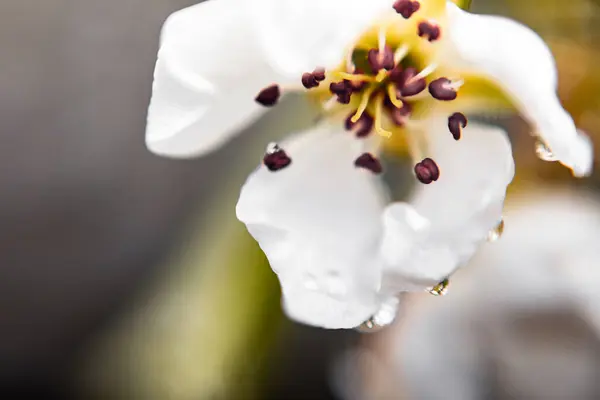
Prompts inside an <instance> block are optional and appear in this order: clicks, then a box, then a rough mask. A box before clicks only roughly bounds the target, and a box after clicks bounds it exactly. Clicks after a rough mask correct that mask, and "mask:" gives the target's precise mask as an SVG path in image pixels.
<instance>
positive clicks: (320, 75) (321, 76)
mask: <svg viewBox="0 0 600 400" xmlns="http://www.w3.org/2000/svg"><path fill="white" fill-rule="evenodd" d="M312 75H313V76H314V77H315V79H316V80H317V82H322V81H324V80H325V68H322V67H319V68H315V70H314V71H313V73H312Z"/></svg>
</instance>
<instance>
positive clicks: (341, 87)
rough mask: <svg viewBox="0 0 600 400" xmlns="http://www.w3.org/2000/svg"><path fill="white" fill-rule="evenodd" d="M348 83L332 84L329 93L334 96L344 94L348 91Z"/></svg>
mask: <svg viewBox="0 0 600 400" xmlns="http://www.w3.org/2000/svg"><path fill="white" fill-rule="evenodd" d="M348 89H349V88H348V83H347V81H340V82H331V83H330V84H329V91H330V92H331V93H333V94H338V95H339V94H342V93H345V92H347V91H348Z"/></svg>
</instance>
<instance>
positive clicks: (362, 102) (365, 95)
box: [351, 86, 375, 123]
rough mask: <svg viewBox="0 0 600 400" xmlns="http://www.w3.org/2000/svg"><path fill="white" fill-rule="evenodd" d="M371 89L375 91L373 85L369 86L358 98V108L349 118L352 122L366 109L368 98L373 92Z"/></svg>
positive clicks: (356, 120)
mask: <svg viewBox="0 0 600 400" xmlns="http://www.w3.org/2000/svg"><path fill="white" fill-rule="evenodd" d="M373 91H375V87H374V86H370V87H368V88H367V89H366V90H365V92H364V93H363V95H362V98H361V99H360V104H359V105H358V109H357V110H356V113H355V114H354V116H353V117H352V118H351V120H352V122H353V123H356V122H358V120H359V118H360V117H361V115H362V114H363V113H364V112H365V110H366V109H367V106H368V105H369V100H370V99H371V95H372V94H373Z"/></svg>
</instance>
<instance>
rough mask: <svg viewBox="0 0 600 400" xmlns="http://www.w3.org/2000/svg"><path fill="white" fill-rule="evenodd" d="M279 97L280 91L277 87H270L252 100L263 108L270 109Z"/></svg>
mask: <svg viewBox="0 0 600 400" xmlns="http://www.w3.org/2000/svg"><path fill="white" fill-rule="evenodd" d="M280 96H281V90H280V89H279V86H278V85H271V86H268V87H266V88H264V89H263V90H261V91H260V93H259V94H258V95H257V96H256V97H255V98H254V100H255V101H256V102H257V103H258V104H260V105H263V106H265V107H272V106H274V105H275V104H276V103H277V100H279V97H280Z"/></svg>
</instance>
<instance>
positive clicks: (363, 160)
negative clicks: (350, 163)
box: [354, 153, 383, 174]
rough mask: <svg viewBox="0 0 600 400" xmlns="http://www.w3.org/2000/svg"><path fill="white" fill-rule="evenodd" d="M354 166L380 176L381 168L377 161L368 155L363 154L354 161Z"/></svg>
mask: <svg viewBox="0 0 600 400" xmlns="http://www.w3.org/2000/svg"><path fill="white" fill-rule="evenodd" d="M354 165H355V166H357V167H359V168H365V169H368V170H369V171H371V172H373V173H374V174H380V173H381V172H383V167H382V166H381V163H380V162H379V160H378V159H376V158H375V157H373V155H371V154H370V153H363V154H362V155H361V156H359V157H358V158H357V159H356V161H354Z"/></svg>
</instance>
